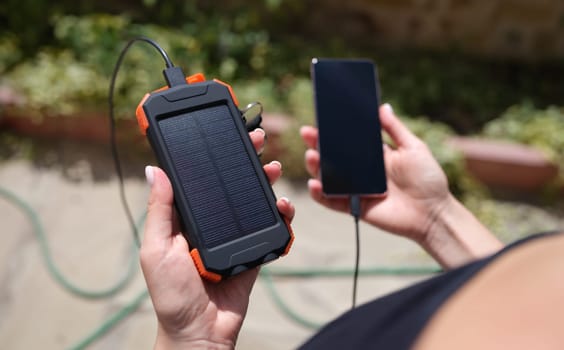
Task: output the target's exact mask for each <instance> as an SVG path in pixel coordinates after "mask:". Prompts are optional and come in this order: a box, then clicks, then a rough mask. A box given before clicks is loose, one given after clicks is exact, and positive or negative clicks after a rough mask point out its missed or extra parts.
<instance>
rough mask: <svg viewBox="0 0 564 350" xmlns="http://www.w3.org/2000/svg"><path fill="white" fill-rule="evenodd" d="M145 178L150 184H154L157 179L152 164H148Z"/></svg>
mask: <svg viewBox="0 0 564 350" xmlns="http://www.w3.org/2000/svg"><path fill="white" fill-rule="evenodd" d="M145 178H146V179H147V183H148V184H149V186H153V182H154V181H155V173H154V171H153V167H152V166H150V165H147V166H146V167H145Z"/></svg>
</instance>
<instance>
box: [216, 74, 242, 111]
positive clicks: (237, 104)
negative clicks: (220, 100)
mask: <svg viewBox="0 0 564 350" xmlns="http://www.w3.org/2000/svg"><path fill="white" fill-rule="evenodd" d="M213 81H215V82H216V83H218V84H221V85H223V86H225V87H227V89H229V93H230V94H231V98H232V99H233V102H235V106H237V107H238V106H239V101H238V100H237V96H235V93H234V92H233V88H232V87H231V85H229V84H227V83H224V82H222V81H221V80H217V79H214V80H213Z"/></svg>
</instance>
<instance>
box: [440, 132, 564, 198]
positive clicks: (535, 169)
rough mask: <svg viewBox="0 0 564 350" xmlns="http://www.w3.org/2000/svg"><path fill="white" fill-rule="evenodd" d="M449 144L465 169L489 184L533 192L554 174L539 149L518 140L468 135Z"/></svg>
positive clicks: (555, 170) (554, 165)
mask: <svg viewBox="0 0 564 350" xmlns="http://www.w3.org/2000/svg"><path fill="white" fill-rule="evenodd" d="M449 144H450V145H451V146H453V147H456V148H457V149H459V150H460V151H461V152H462V153H463V154H464V160H465V164H466V169H467V170H468V172H469V173H470V174H472V175H473V176H474V177H475V178H476V179H477V180H479V181H480V182H482V183H483V184H485V185H487V186H489V187H491V188H500V189H508V190H517V191H526V192H533V191H537V190H539V189H541V188H542V187H543V186H544V185H546V184H547V183H549V182H550V181H552V180H554V179H555V178H556V176H557V175H558V166H557V165H556V164H553V163H551V162H550V161H549V160H548V159H547V158H546V157H545V156H544V154H543V153H542V152H540V151H538V150H536V149H534V148H531V147H528V146H524V145H521V144H517V143H510V142H503V141H496V140H490V139H479V138H469V137H456V138H453V139H451V140H450V141H449Z"/></svg>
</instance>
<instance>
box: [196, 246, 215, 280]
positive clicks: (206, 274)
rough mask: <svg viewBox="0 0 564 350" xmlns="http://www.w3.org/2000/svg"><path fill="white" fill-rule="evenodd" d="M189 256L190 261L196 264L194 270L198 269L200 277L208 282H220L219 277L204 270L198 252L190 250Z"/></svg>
mask: <svg viewBox="0 0 564 350" xmlns="http://www.w3.org/2000/svg"><path fill="white" fill-rule="evenodd" d="M190 255H191V256H192V260H194V263H195V264H196V269H198V272H199V273H200V276H202V277H203V278H205V279H207V280H208V281H211V282H215V283H217V282H219V281H221V275H219V274H217V273H214V272H210V271H208V270H206V268H205V266H204V263H203V262H202V257H201V256H200V252H198V249H192V250H191V251H190Z"/></svg>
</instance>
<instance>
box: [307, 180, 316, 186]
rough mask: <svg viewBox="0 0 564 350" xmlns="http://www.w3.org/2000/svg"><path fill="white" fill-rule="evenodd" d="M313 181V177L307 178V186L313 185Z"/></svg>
mask: <svg viewBox="0 0 564 350" xmlns="http://www.w3.org/2000/svg"><path fill="white" fill-rule="evenodd" d="M314 182H315V180H314V179H309V180H307V187H309V188H311V186H313V183H314Z"/></svg>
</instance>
